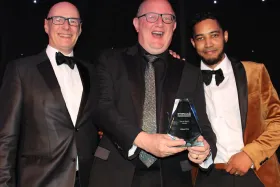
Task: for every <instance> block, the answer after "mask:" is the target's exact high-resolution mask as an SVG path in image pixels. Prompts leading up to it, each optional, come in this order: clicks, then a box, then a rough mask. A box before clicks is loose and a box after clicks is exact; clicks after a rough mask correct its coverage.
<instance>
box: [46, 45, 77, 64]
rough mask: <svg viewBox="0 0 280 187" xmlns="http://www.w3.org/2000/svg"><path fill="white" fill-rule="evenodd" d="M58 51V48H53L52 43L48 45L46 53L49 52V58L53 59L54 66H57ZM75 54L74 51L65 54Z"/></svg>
mask: <svg viewBox="0 0 280 187" xmlns="http://www.w3.org/2000/svg"><path fill="white" fill-rule="evenodd" d="M56 52H58V50H57V49H55V48H53V47H52V46H50V45H48V46H47V49H46V53H47V56H48V57H49V59H50V61H51V64H52V65H53V66H57V64H56ZM73 55H74V52H73V51H72V52H71V53H69V54H68V55H65V56H73Z"/></svg>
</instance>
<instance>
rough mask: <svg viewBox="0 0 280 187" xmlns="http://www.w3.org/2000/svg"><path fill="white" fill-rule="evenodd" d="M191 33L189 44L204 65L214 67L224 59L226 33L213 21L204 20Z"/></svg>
mask: <svg viewBox="0 0 280 187" xmlns="http://www.w3.org/2000/svg"><path fill="white" fill-rule="evenodd" d="M193 31H194V35H193V38H192V39H191V42H192V45H193V46H194V48H195V49H196V51H197V53H198V55H199V56H200V57H201V59H202V61H203V62H204V63H205V64H206V65H208V66H209V67H211V68H214V67H216V66H217V65H218V64H219V63H220V62H221V61H222V60H223V59H224V56H225V55H224V47H225V43H226V42H227V40H228V32H227V31H223V30H222V29H221V27H220V26H219V24H218V22H217V21H216V20H214V19H205V20H203V21H201V22H199V23H197V24H196V25H195V26H194V28H193Z"/></svg>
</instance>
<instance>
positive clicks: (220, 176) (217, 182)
mask: <svg viewBox="0 0 280 187" xmlns="http://www.w3.org/2000/svg"><path fill="white" fill-rule="evenodd" d="M225 186H226V187H248V186H252V187H264V185H263V184H262V182H261V181H260V180H259V178H258V177H257V176H256V174H255V173H254V171H253V170H252V169H250V170H249V171H248V172H247V173H246V174H245V175H244V176H235V175H231V174H230V173H227V172H226V171H225V170H217V169H215V168H213V169H212V171H211V172H210V173H208V174H207V173H206V172H203V171H199V172H198V176H197V178H196V184H195V187H225Z"/></svg>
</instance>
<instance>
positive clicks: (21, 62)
mask: <svg viewBox="0 0 280 187" xmlns="http://www.w3.org/2000/svg"><path fill="white" fill-rule="evenodd" d="M45 60H48V56H47V54H46V52H45V51H42V52H41V53H39V54H35V55H31V56H27V57H23V58H18V59H15V60H13V61H10V62H8V64H7V68H16V69H26V68H30V67H36V65H37V64H39V63H41V62H42V61H45Z"/></svg>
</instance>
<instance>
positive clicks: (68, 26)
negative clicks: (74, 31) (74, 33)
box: [62, 20, 70, 30]
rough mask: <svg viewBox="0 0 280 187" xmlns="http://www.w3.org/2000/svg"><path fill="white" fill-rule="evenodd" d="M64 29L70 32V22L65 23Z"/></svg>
mask: <svg viewBox="0 0 280 187" xmlns="http://www.w3.org/2000/svg"><path fill="white" fill-rule="evenodd" d="M62 27H63V28H64V29H66V30H68V29H69V28H70V24H69V20H65V22H64V23H63V25H62Z"/></svg>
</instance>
